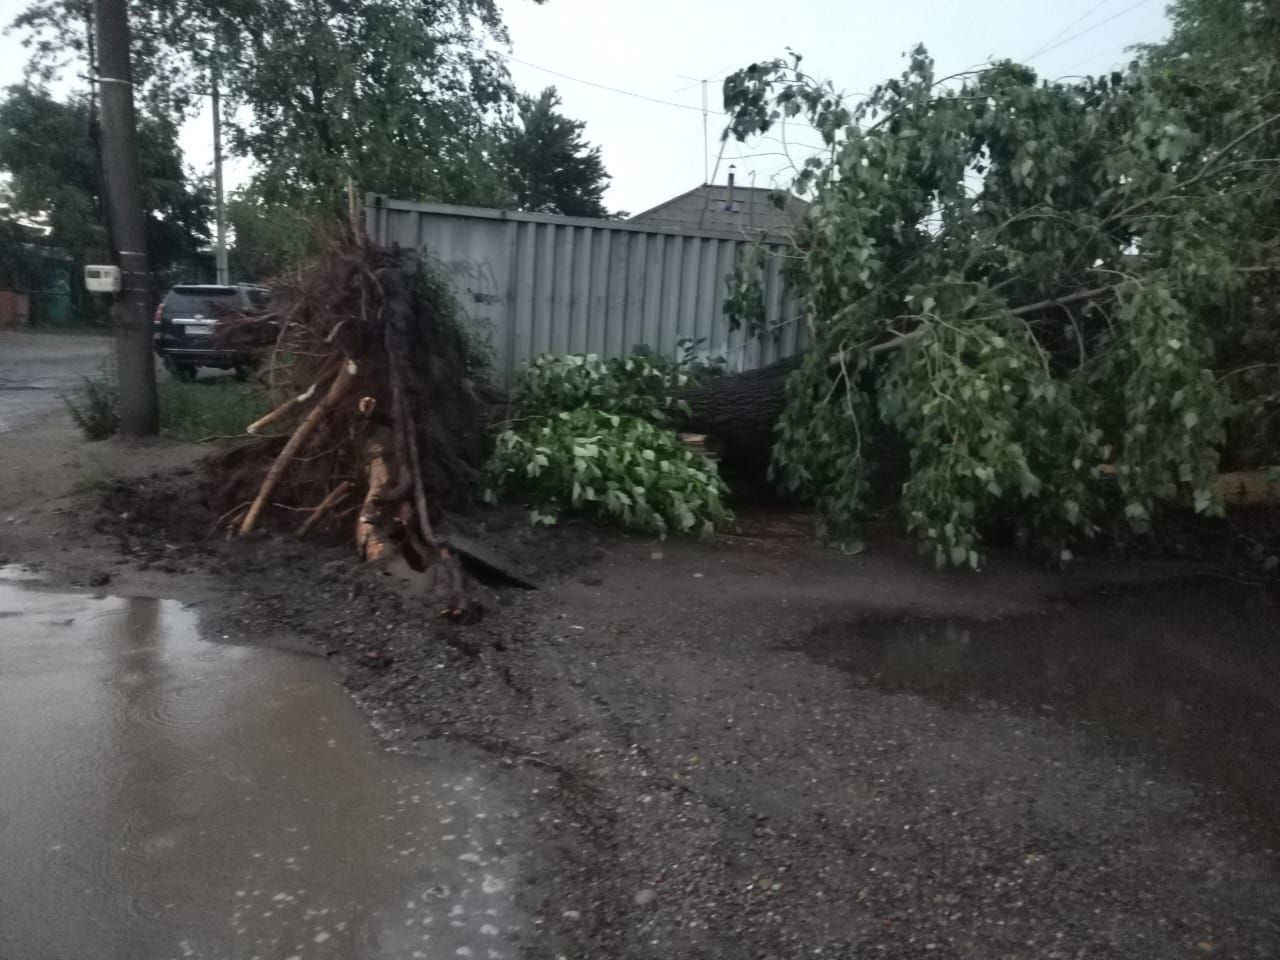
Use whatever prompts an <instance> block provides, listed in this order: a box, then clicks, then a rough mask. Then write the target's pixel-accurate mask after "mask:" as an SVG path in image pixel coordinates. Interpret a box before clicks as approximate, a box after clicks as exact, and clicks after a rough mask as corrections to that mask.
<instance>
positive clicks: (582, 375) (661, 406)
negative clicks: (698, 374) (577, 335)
mask: <svg viewBox="0 0 1280 960" xmlns="http://www.w3.org/2000/svg"><path fill="white" fill-rule="evenodd" d="M688 382H689V377H688V376H687V375H686V374H685V373H684V372H683V371H682V370H681V369H680V368H679V366H678V365H677V364H675V363H673V362H672V361H670V360H666V359H664V358H662V357H655V356H649V355H646V354H633V355H632V356H630V357H627V358H625V359H612V360H601V359H600V358H599V357H598V356H596V355H595V354H594V353H590V354H583V353H574V354H570V355H568V356H562V357H558V356H552V355H551V354H543V355H542V356H540V357H538V359H536V360H534V361H533V363H531V364H529V366H528V367H527V368H525V370H524V371H523V372H522V373H521V375H520V379H519V381H518V382H517V384H516V390H515V402H516V406H517V408H518V409H519V410H520V413H521V415H522V416H546V415H548V414H552V413H557V412H560V411H564V410H578V409H580V408H583V407H590V408H593V409H595V410H598V411H600V412H602V413H616V414H620V415H626V416H632V417H641V418H643V419H645V420H649V421H651V422H653V423H665V422H666V419H667V413H668V411H670V410H673V409H679V408H680V404H681V401H678V400H673V399H672V398H671V396H670V391H671V389H672V388H673V387H683V386H685V385H686V384H687V383H688Z"/></svg>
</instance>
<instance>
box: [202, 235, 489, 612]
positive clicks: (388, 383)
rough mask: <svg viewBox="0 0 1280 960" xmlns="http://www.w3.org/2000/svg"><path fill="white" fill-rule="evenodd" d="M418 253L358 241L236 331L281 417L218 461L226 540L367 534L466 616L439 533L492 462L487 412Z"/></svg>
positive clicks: (215, 496) (345, 243) (453, 321)
mask: <svg viewBox="0 0 1280 960" xmlns="http://www.w3.org/2000/svg"><path fill="white" fill-rule="evenodd" d="M433 287H434V285H433V283H432V282H431V279H430V278H429V276H428V274H427V271H426V269H425V266H424V264H423V262H422V260H421V259H420V258H419V257H418V256H417V255H416V254H414V253H410V252H406V251H402V250H398V249H393V250H385V249H380V248H377V247H375V246H373V245H371V244H369V243H368V242H367V240H365V238H363V237H360V236H358V235H353V234H350V233H347V234H345V235H344V236H342V237H340V238H338V239H335V240H333V241H332V242H330V243H329V244H328V245H327V249H326V251H325V252H324V254H323V255H322V256H321V257H320V258H319V259H317V260H316V261H315V262H314V263H312V264H310V265H309V266H307V267H305V268H303V269H302V270H300V271H298V272H297V273H295V274H293V275H292V276H291V277H290V278H286V279H285V280H283V281H282V282H281V283H279V284H278V285H277V287H276V293H275V297H274V299H273V309H272V311H271V312H270V313H269V314H266V315H263V316H256V317H246V318H242V319H238V320H234V321H230V322H229V323H228V324H227V327H228V329H227V332H226V338H227V340H228V341H231V342H234V343H236V344H237V345H238V346H240V347H247V348H249V349H250V350H252V351H253V352H254V353H255V354H256V355H258V356H259V358H260V360H261V363H262V365H263V367H264V370H265V374H264V375H265V381H266V384H267V388H268V390H269V392H270V395H271V400H272V410H271V412H270V413H268V414H267V415H266V416H264V417H262V418H261V419H260V420H258V421H257V422H256V423H254V424H251V425H249V426H248V427H247V432H248V433H249V434H251V435H253V437H254V439H252V440H248V441H246V442H245V443H243V444H240V445H237V446H235V447H233V448H232V449H230V450H228V451H226V452H224V453H222V454H220V455H218V456H215V457H214V458H212V459H211V462H210V467H211V471H212V475H213V483H212V492H211V506H212V508H213V509H214V511H215V512H216V513H217V514H218V516H219V519H218V521H217V524H216V529H221V530H224V531H226V534H227V535H228V536H245V535H247V534H250V533H252V532H253V531H254V530H256V529H261V528H264V527H265V528H271V529H274V530H278V531H288V532H291V533H296V534H299V535H317V536H328V537H330V538H339V537H350V538H354V541H355V545H356V549H357V551H358V553H359V555H360V556H361V557H362V558H363V559H364V560H366V561H370V562H379V563H384V562H390V561H392V560H393V559H395V558H403V560H404V561H405V562H407V564H408V565H409V566H410V567H412V568H413V569H414V570H417V571H422V572H423V573H424V574H426V577H427V584H426V589H427V591H428V593H429V595H431V596H433V597H435V598H437V599H439V600H441V601H442V602H443V612H445V613H447V614H448V615H450V616H451V617H454V618H465V617H467V616H468V615H469V614H470V612H471V611H470V610H469V609H468V604H467V602H466V599H465V591H464V581H463V575H462V570H461V567H460V565H459V562H458V558H457V557H456V556H455V554H454V552H453V551H452V550H451V549H450V546H449V544H448V543H447V542H446V541H445V539H444V538H442V537H440V536H439V535H438V534H437V526H438V523H439V521H440V519H441V517H442V515H443V512H444V511H445V510H453V509H457V508H460V507H463V506H465V505H466V503H467V499H468V494H469V490H470V489H471V486H472V484H473V481H474V479H475V477H476V475H477V471H478V469H479V468H480V465H481V464H482V461H483V457H484V447H483V436H484V430H483V423H482V421H483V411H484V406H485V405H484V403H483V402H482V400H481V396H480V389H481V388H480V385H479V384H478V383H477V382H475V381H474V380H473V377H472V363H471V356H470V354H469V351H468V343H467V340H466V335H465V333H464V331H463V329H462V328H461V327H460V326H459V323H458V318H457V317H455V316H454V315H453V313H452V305H451V303H449V302H448V298H447V297H444V296H436V295H435V291H434V290H433Z"/></svg>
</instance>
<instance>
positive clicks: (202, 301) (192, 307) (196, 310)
mask: <svg viewBox="0 0 1280 960" xmlns="http://www.w3.org/2000/svg"><path fill="white" fill-rule="evenodd" d="M242 309H243V301H242V300H241V299H240V291H238V290H236V289H234V288H230V289H227V288H223V289H219V288H216V287H214V288H209V287H174V288H173V289H172V290H171V291H169V296H168V297H166V298H165V301H164V311H165V313H167V314H168V315H169V316H171V317H210V318H212V317H220V316H224V315H226V314H229V313H239V312H240V311H241V310H242Z"/></svg>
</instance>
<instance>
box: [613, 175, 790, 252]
mask: <svg viewBox="0 0 1280 960" xmlns="http://www.w3.org/2000/svg"><path fill="white" fill-rule="evenodd" d="M779 198H780V199H781V207H779ZM808 209H809V205H808V204H807V203H806V202H805V201H803V200H801V199H800V198H799V197H797V196H795V195H794V194H791V193H789V192H788V191H786V190H772V189H769V188H766V187H743V186H734V187H729V186H728V185H725V184H703V185H702V186H700V187H694V188H693V189H692V190H689V191H687V192H685V193H682V194H680V195H679V196H678V197H672V198H671V199H670V200H668V201H666V202H665V203H660V204H658V205H657V206H656V207H653V208H652V209H649V210H646V211H644V213H639V214H636V215H635V216H634V217H632V218H631V219H630V220H629V221H628V222H629V223H634V224H644V225H646V226H655V227H662V228H664V229H668V230H697V231H703V232H708V233H714V234H718V235H721V236H726V237H733V238H735V239H742V238H744V237H755V236H758V235H759V234H760V233H761V232H762V231H763V232H764V233H766V234H768V235H770V236H790V235H791V234H794V233H795V231H796V230H797V228H799V226H800V224H801V223H802V222H803V221H804V215H805V212H806V211H807V210H808Z"/></svg>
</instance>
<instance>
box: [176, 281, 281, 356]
mask: <svg viewBox="0 0 1280 960" xmlns="http://www.w3.org/2000/svg"><path fill="white" fill-rule="evenodd" d="M270 296H271V291H270V290H268V289H267V288H266V287H258V286H253V285H251V284H247V283H237V284H232V285H228V286H222V285H219V284H180V285H179V286H176V287H174V288H173V289H171V290H170V291H169V292H168V293H167V294H165V298H164V300H162V301H161V302H160V306H158V307H157V308H156V315H155V334H154V336H153V343H154V346H155V351H156V355H157V356H159V357H160V359H161V360H163V361H164V365H165V368H166V369H167V370H168V371H169V372H170V373H171V374H173V375H174V376H175V377H177V378H178V379H180V380H194V379H195V377H196V369H197V368H198V367H216V368H218V369H220V370H234V371H235V372H236V375H237V376H239V377H244V376H246V375H247V374H248V372H249V369H250V367H251V366H252V362H253V360H252V357H251V356H250V354H248V353H246V352H244V351H243V350H237V349H234V348H228V347H227V346H226V345H225V344H222V343H220V339H221V338H220V337H219V336H218V335H217V330H216V328H217V324H218V321H219V320H220V319H223V318H226V317H240V316H246V315H249V316H252V315H253V314H258V313H262V312H263V311H264V310H265V309H266V306H267V300H268V299H269V298H270Z"/></svg>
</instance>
